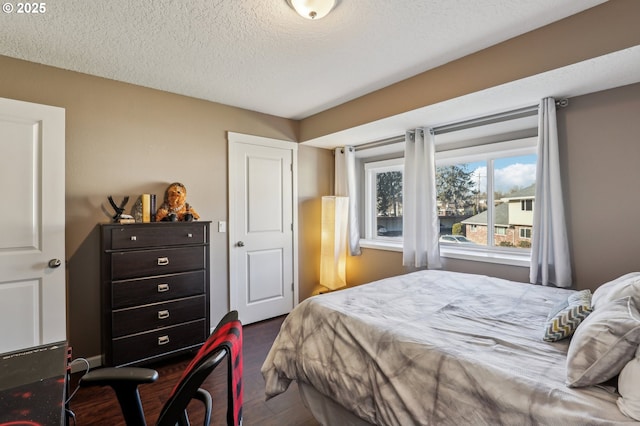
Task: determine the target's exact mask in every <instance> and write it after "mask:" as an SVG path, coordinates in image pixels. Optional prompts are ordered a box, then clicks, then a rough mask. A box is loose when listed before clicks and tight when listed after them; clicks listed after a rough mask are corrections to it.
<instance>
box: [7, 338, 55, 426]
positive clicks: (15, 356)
mask: <svg viewBox="0 0 640 426" xmlns="http://www.w3.org/2000/svg"><path fill="white" fill-rule="evenodd" d="M66 372H67V344H66V343H65V342H59V343H55V344H50V345H44V346H36V347H33V348H28V349H23V350H21V351H17V352H8V353H4V354H0V426H5V425H7V426H8V425H12V426H13V425H15V426H40V425H42V426H44V425H47V426H48V425H64V424H65V415H64V399H65V390H66V383H65V382H66V377H67V375H66Z"/></svg>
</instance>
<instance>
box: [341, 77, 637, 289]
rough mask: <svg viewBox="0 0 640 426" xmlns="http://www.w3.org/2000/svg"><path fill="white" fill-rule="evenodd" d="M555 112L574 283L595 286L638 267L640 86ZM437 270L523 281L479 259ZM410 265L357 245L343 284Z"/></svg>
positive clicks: (520, 271)
mask: <svg viewBox="0 0 640 426" xmlns="http://www.w3.org/2000/svg"><path fill="white" fill-rule="evenodd" d="M557 117H558V137H559V143H560V161H561V168H562V173H563V176H562V178H563V185H564V191H565V194H564V196H565V197H564V198H565V203H566V204H565V208H566V210H567V211H566V213H567V217H568V220H567V227H568V233H569V244H570V250H571V254H572V258H573V259H572V260H573V265H572V267H573V268H572V269H573V278H574V283H575V287H576V288H578V289H587V288H589V289H592V290H594V289H595V288H597V287H598V286H599V285H600V284H602V283H604V282H606V281H608V280H611V279H613V278H616V277H618V276H620V275H623V274H625V273H627V272H632V271H640V257H639V256H638V253H640V226H638V225H637V224H636V218H637V217H638V212H640V196H639V195H638V187H639V186H640V167H639V164H640V136H639V135H640V120H639V119H638V118H639V117H640V83H639V84H634V85H630V86H625V87H620V88H617V89H612V90H606V91H602V92H598V93H593V94H590V95H584V96H579V97H575V98H571V99H570V100H569V106H568V107H567V108H562V109H560V110H558V113H557ZM443 269H446V270H450V271H457V272H470V273H477V274H486V275H492V276H496V277H500V278H506V279H511V280H514V281H522V282H528V280H529V269H528V268H522V267H514V266H504V265H495V264H490V263H483V262H471V261H463V260H454V259H445V261H444V268H443ZM411 270H412V269H411V268H403V267H402V255H401V254H400V253H396V252H389V251H382V250H371V249H364V250H363V255H362V256H361V257H352V258H349V260H348V266H347V281H348V282H349V285H350V286H353V285H359V284H362V283H365V282H368V281H373V280H376V279H380V278H385V277H388V276H393V275H397V274H400V273H403V272H409V271H411Z"/></svg>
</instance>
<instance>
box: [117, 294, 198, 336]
mask: <svg viewBox="0 0 640 426" xmlns="http://www.w3.org/2000/svg"><path fill="white" fill-rule="evenodd" d="M205 302H206V301H205V297H204V295H202V296H193V297H188V298H186V299H178V300H173V301H171V302H163V303H153V304H150V305H145V306H141V307H136V308H126V309H118V310H115V311H113V312H112V318H113V319H112V330H111V335H112V336H113V337H122V336H125V335H127V334H133V333H140V332H143V331H147V330H154V329H156V328H162V327H168V326H171V325H176V324H180V323H183V322H189V321H195V320H198V319H201V318H204V317H205V315H206V312H205Z"/></svg>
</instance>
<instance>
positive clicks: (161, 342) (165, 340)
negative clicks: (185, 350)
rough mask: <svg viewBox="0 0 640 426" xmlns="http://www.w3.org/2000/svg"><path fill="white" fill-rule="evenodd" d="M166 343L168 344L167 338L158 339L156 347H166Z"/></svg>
mask: <svg viewBox="0 0 640 426" xmlns="http://www.w3.org/2000/svg"><path fill="white" fill-rule="evenodd" d="M167 343H169V336H160V337H158V346H162V345H166V344H167Z"/></svg>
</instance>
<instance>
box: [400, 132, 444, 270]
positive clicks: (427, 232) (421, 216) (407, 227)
mask: <svg viewBox="0 0 640 426" xmlns="http://www.w3.org/2000/svg"><path fill="white" fill-rule="evenodd" d="M402 190H403V194H402V210H403V218H402V239H403V241H404V243H403V244H404V246H403V250H402V264H403V265H405V266H415V267H424V266H427V267H428V268H429V269H435V268H440V267H441V266H442V265H441V262H440V246H439V244H438V235H439V234H440V225H439V222H438V212H437V206H436V160H435V139H434V136H433V134H432V133H431V131H430V129H426V130H425V129H416V130H414V131H408V132H406V134H405V153H404V177H403V184H402Z"/></svg>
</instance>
